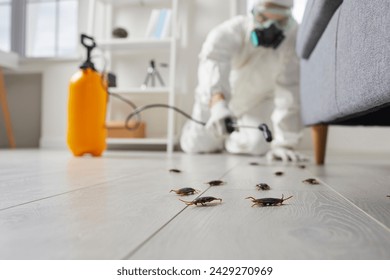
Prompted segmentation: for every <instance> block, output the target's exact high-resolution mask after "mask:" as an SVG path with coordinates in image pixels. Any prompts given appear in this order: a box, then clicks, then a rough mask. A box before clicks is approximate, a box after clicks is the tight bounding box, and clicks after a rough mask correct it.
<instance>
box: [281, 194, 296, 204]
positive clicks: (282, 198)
mask: <svg viewBox="0 0 390 280" xmlns="http://www.w3.org/2000/svg"><path fill="white" fill-rule="evenodd" d="M292 197H293V196H292V195H291V196H289V197H287V198H285V199H283V195H282V202H283V201H286V200H287V199H290V198H292Z"/></svg>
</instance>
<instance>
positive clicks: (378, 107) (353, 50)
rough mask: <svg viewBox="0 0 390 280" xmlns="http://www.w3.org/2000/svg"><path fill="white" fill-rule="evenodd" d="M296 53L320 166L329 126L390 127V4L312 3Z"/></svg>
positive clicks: (360, 0) (305, 115) (389, 0)
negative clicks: (298, 58)
mask: <svg viewBox="0 0 390 280" xmlns="http://www.w3.org/2000/svg"><path fill="white" fill-rule="evenodd" d="M297 53H298V55H299V56H300V58H301V105H302V119H303V122H304V124H305V125H306V126H312V127H313V140H314V148H315V157H316V162H317V164H323V163H324V159H325V147H326V135H327V128H328V125H329V124H336V125H386V126H388V125H390V106H388V105H389V104H390V0H344V1H343V0H308V2H307V6H306V10H305V14H304V17H303V21H302V24H301V26H300V29H299V33H298V39H297Z"/></svg>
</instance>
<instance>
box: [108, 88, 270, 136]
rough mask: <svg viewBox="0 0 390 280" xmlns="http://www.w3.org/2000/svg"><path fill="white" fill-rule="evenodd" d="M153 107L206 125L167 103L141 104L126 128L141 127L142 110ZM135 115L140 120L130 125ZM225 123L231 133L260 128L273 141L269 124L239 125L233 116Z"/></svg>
mask: <svg viewBox="0 0 390 280" xmlns="http://www.w3.org/2000/svg"><path fill="white" fill-rule="evenodd" d="M114 96H115V97H117V96H116V95H114ZM132 107H133V106H132ZM151 108H168V109H172V110H174V111H176V112H177V113H179V114H182V115H183V116H185V117H186V118H188V119H190V120H191V121H193V122H196V123H198V124H200V125H203V126H205V125H206V123H205V122H202V121H199V120H196V119H194V118H193V117H191V116H190V115H189V114H187V113H186V112H184V111H183V110H181V109H179V108H176V107H174V106H170V105H167V104H150V105H145V106H141V107H138V108H136V109H135V110H134V111H133V112H131V113H130V114H129V115H128V116H127V118H126V121H125V127H126V129H128V130H135V129H137V128H138V127H139V125H140V123H139V120H140V119H141V118H140V117H139V114H140V113H141V112H142V111H144V110H147V109H151ZM134 116H137V119H138V121H137V122H136V124H135V126H130V123H129V122H130V120H131V119H132V118H133V117H134ZM225 125H226V129H227V131H228V133H229V134H230V133H232V132H233V131H236V130H238V129H240V128H250V129H259V130H260V131H261V132H263V136H264V139H265V140H266V141H267V142H271V141H272V133H271V131H270V130H269V128H268V126H267V125H266V124H265V123H262V124H260V125H259V126H258V127H256V126H247V125H237V124H236V123H234V122H233V120H232V119H231V118H226V119H225Z"/></svg>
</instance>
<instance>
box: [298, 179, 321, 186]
mask: <svg viewBox="0 0 390 280" xmlns="http://www.w3.org/2000/svg"><path fill="white" fill-rule="evenodd" d="M302 182H303V183H306V184H310V185H319V184H320V182H318V181H317V179H314V178H308V179H306V180H303V181H302Z"/></svg>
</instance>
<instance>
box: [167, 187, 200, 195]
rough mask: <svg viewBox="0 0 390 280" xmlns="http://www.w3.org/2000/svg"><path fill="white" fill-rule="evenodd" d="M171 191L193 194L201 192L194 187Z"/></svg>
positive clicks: (180, 193) (179, 193)
mask: <svg viewBox="0 0 390 280" xmlns="http://www.w3.org/2000/svg"><path fill="white" fill-rule="evenodd" d="M170 192H175V193H176V194H178V195H182V196H184V195H191V194H195V193H198V192H200V191H199V190H195V189H193V188H181V189H178V190H171V191H170Z"/></svg>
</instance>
